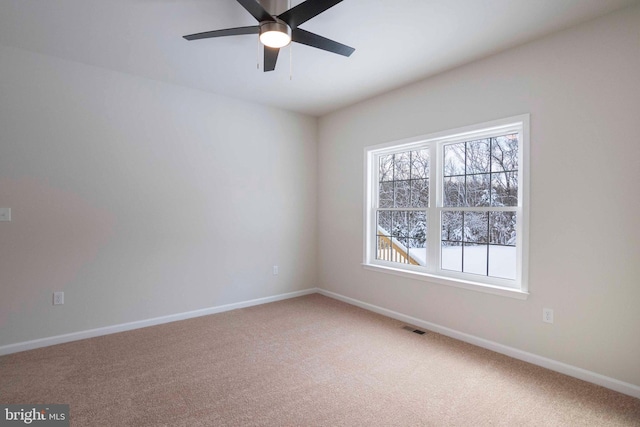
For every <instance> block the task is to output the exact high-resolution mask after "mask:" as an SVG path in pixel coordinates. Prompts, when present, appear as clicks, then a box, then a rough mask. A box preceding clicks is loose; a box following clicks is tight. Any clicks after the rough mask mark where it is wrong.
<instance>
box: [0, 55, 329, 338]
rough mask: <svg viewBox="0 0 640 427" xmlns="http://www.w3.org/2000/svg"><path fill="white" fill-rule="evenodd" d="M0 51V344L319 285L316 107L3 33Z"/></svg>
mask: <svg viewBox="0 0 640 427" xmlns="http://www.w3.org/2000/svg"><path fill="white" fill-rule="evenodd" d="M0 64H2V67H1V72H0V207H9V208H12V216H13V220H12V221H11V222H0V346H3V345H8V344H14V343H19V342H23V341H28V340H33V339H38V338H44V337H50V336H54V335H59V334H66V333H72V332H77V331H84V330H88V329H92V328H99V327H105V326H110V325H117V324H121V323H125V322H134V321H138V320H144V319H150V318H154V317H158V316H166V315H171V314H176V313H183V312H187V311H191V310H197V309H201V308H207V307H214V306H220V305H223V304H230V303H235V302H241V301H247V300H251V299H255V298H262V297H268V296H273V295H278V294H282V293H287V292H292V291H296V290H301V289H307V288H312V287H314V286H315V285H316V283H315V278H316V236H315V224H316V164H317V159H316V138H317V120H316V119H315V118H311V117H306V116H302V115H298V114H293V113H288V112H284V111H281V110H278V109H273V108H266V107H261V106H258V105H255V104H249V103H244V102H240V101H235V100H232V99H228V98H224V97H219V96H214V95H210V94H205V93H202V92H198V91H192V90H188V89H183V88H179V87H176V86H171V85H168V84H164V83H159V82H155V81H151V80H145V79H141V78H137V77H132V76H128V75H124V74H119V73H115V72H110V71H107V70H104V69H100V68H95V67H89V66H85V65H82V64H78V63H72V62H68V61H63V60H59V59H55V58H51V57H46V56H42V55H37V54H32V53H28V52H26V51H21V50H16V49H12V48H6V47H1V46H0ZM274 264H277V265H279V267H280V268H279V271H280V274H279V275H278V276H274V275H273V274H272V266H273V265H274ZM53 291H64V292H65V300H66V301H65V304H64V305H63V306H56V307H54V306H52V292H53Z"/></svg>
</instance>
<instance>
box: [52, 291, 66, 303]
mask: <svg viewBox="0 0 640 427" xmlns="http://www.w3.org/2000/svg"><path fill="white" fill-rule="evenodd" d="M62 304H64V292H54V293H53V305H62Z"/></svg>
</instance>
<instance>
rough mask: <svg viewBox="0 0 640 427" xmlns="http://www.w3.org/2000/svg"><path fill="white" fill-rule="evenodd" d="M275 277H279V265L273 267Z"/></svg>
mask: <svg viewBox="0 0 640 427" xmlns="http://www.w3.org/2000/svg"><path fill="white" fill-rule="evenodd" d="M273 275H274V276H277V275H278V266H277V265H274V266H273Z"/></svg>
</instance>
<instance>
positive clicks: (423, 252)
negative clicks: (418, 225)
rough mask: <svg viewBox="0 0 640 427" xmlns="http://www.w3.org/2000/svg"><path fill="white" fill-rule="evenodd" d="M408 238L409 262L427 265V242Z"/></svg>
mask: <svg viewBox="0 0 640 427" xmlns="http://www.w3.org/2000/svg"><path fill="white" fill-rule="evenodd" d="M408 240H409V248H408V249H409V263H410V264H414V265H422V266H425V265H427V247H426V244H427V242H426V241H425V240H421V239H408Z"/></svg>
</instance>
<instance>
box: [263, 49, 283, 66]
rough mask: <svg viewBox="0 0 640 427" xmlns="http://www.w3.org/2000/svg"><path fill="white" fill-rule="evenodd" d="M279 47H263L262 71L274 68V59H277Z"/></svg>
mask: <svg viewBox="0 0 640 427" xmlns="http://www.w3.org/2000/svg"><path fill="white" fill-rule="evenodd" d="M278 53H280V49H278V48H275V47H268V46H265V47H264V65H263V68H264V71H265V72H267V71H273V70H275V69H276V61H277V60H278Z"/></svg>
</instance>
